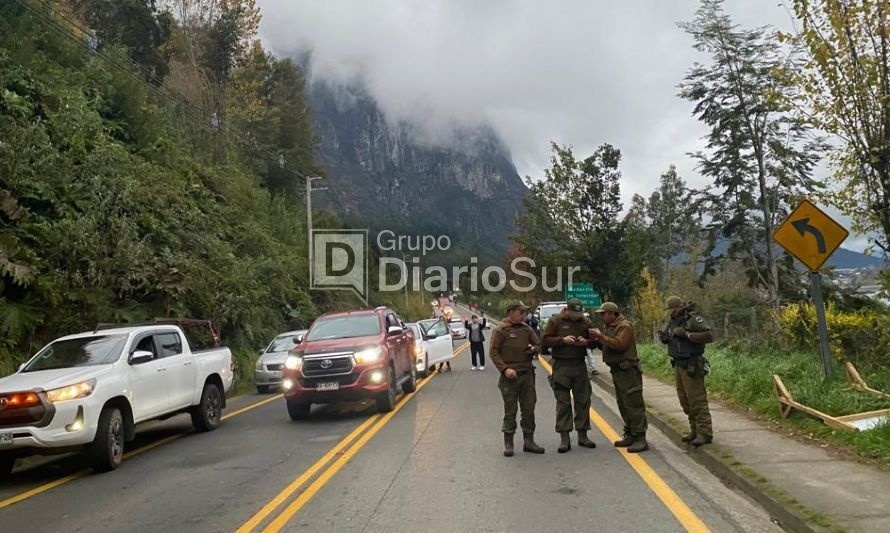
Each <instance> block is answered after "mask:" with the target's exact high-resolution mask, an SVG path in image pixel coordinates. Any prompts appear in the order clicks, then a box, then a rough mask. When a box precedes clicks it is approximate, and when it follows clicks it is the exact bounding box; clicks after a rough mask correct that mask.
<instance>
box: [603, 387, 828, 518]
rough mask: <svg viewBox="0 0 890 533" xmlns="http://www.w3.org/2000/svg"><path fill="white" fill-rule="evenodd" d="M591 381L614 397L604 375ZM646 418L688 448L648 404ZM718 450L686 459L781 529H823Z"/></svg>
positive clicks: (708, 448) (714, 447) (705, 449)
mask: <svg viewBox="0 0 890 533" xmlns="http://www.w3.org/2000/svg"><path fill="white" fill-rule="evenodd" d="M591 381H593V382H594V383H596V385H597V386H599V387H600V388H601V389H602V390H604V391H605V392H607V393H609V394H610V395H612V396H614V395H615V388H614V387H613V386H612V384H611V383H609V382H608V381H607V378H606V377H605V376H604V375H598V376H594V379H592V380H591ZM646 415H647V418H648V419H649V422H650V423H652V425H654V426H656V427H657V428H658V429H660V430H661V431H662V432H663V433H664V434H665V435H667V436H668V438H670V439H671V440H672V441H674V442H675V443H676V444H677V446H679V447H681V448H689V446H687V445H686V444H685V443H683V442H682V441H680V437H682V436H683V435H682V433H680V431H678V430H677V429H676V428H675V427H674V426H673V425H672V424H671V422H670V420H669V418H668V417H667V415H664V414H663V413H660V412H659V411H657V410H654V409H652V408H651V407H650V406H649V405H648V404H647V406H646ZM719 449H720V447H719V445H714V444H710V445H708V446H706V447H702V448H698V449H695V450H694V451H692V452H691V453H689V457H691V458H692V459H693V460H695V461H696V462H698V463H699V464H701V465H703V466H704V467H705V468H707V469H708V470H709V471H710V472H711V473H712V474H714V475H715V476H717V477H718V478H720V479H721V480H723V481H724V482H726V483H729V484H731V485H732V486H734V487H737V488H738V489H740V490H741V491H742V492H743V493H745V494H746V495H747V496H748V497H750V498H751V499H753V500H754V501H756V502H757V503H758V504H760V506H761V507H763V508H764V509H765V510H766V512H768V513H769V514H770V516H771V517H772V518H773V520H775V521H776V522H778V524H779V526H781V527H782V529H785V530H786V531H792V532H794V533H817V532H819V531H824V530H823V529H817V528H814V527H813V526H812V525H810V523H809V522H808V520H807V518H806V517H805V516H803V515H802V514H800V513H798V512H797V511H796V510H795V509H793V508H790V507H789V506H788V505H786V504H785V503H783V502H781V501H780V500H778V499H776V498H775V497H774V496H773V495H772V494H770V493H769V492H768V491H767V490H766V489H765V487H763V486H762V485H760V484H759V483H757V482H755V481H752V480H751V479H749V478H748V477H747V476H745V474H743V473H741V472H738V471H736V469H735V468H733V467H732V466H731V465H730V464H728V463H727V461H726V459H725V457H730V458H731V456H729V455H727V454H723V456H721V455H720V454H718V453H716V452H717V451H718V450H719Z"/></svg>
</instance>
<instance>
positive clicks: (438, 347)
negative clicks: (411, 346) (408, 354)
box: [408, 318, 454, 375]
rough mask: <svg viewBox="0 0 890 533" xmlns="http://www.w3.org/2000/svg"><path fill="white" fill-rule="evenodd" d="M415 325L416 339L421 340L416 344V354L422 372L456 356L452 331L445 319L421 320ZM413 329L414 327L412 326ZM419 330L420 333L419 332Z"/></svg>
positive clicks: (419, 369)
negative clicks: (452, 341)
mask: <svg viewBox="0 0 890 533" xmlns="http://www.w3.org/2000/svg"><path fill="white" fill-rule="evenodd" d="M411 326H414V327H415V328H417V329H416V330H414V339H415V343H417V339H420V340H421V344H420V345H419V346H418V345H417V344H415V352H414V354H415V355H416V356H417V363H416V364H417V370H418V372H421V373H422V374H424V375H426V374H428V373H429V372H430V371H431V370H432V369H433V368H434V367H435V366H436V365H437V364H439V363H444V362H445V361H450V360H451V359H453V358H454V349H453V348H452V344H451V333H450V331H449V330H448V324H446V323H445V320H444V319H441V318H431V319H428V320H421V321H420V322H418V323H417V324H408V327H411ZM412 329H413V328H412ZM418 331H419V334H418Z"/></svg>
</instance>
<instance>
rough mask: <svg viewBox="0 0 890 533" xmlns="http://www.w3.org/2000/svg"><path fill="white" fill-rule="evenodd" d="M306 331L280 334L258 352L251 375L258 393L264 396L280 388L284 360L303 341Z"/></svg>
mask: <svg viewBox="0 0 890 533" xmlns="http://www.w3.org/2000/svg"><path fill="white" fill-rule="evenodd" d="M306 331H308V330H305V329H301V330H297V331H288V332H286V333H282V334H281V335H278V336H277V337H275V338H274V339H272V342H270V343H269V346H267V347H266V349H265V350H263V351H261V352H260V358H259V359H257V361H256V367H255V370H254V373H253V383H254V385H256V391H257V392H258V393H260V394H264V393H266V392H269V389H271V388H273V387H280V386H281V380H282V377H281V375H282V371H284V360H285V359H287V355H288V354H289V353H290V351H291V350H292V349H293V348H294V347H295V346H296V345H298V344H300V343H301V342H302V341H303V335H305V334H306Z"/></svg>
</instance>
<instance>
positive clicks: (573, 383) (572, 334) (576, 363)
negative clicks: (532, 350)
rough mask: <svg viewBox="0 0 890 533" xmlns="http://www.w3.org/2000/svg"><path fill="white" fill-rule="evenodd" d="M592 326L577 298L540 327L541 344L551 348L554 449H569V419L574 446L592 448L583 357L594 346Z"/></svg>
mask: <svg viewBox="0 0 890 533" xmlns="http://www.w3.org/2000/svg"><path fill="white" fill-rule="evenodd" d="M592 328H593V323H592V322H591V321H590V319H589V318H587V317H585V316H584V306H583V305H582V304H581V301H580V300H569V303H568V305H567V306H566V309H565V310H563V311H562V312H561V313H559V314H557V315H554V316H553V317H551V318H550V320H549V321H548V322H547V325H546V326H545V327H544V332H543V344H544V346H546V347H549V348H550V349H551V356H552V357H553V375H552V376H551V382H550V384H551V386H552V387H553V395H554V396H555V397H556V432H557V433H559V436H560V444H559V448H557V450H556V451H558V452H559V453H565V452H567V451H569V450H571V449H572V441H571V439H570V438H569V433H571V431H572V422H573V421H574V427H575V431H577V432H578V445H579V446H584V447H585V448H596V443H594V442H593V441H592V440H590V438H589V437H588V436H587V432H588V431H589V430H590V395H591V393H592V391H591V389H590V379H589V377H588V375H587V365H586V363H585V357H586V356H587V349H588V348H592V347H593V346H594V345H595V343H594V341H593V339H592V338H591V336H590V330H591V329H592ZM573 408H574V413H573Z"/></svg>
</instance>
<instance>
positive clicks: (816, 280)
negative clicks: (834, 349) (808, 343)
mask: <svg viewBox="0 0 890 533" xmlns="http://www.w3.org/2000/svg"><path fill="white" fill-rule="evenodd" d="M810 280H811V281H812V282H813V303H814V304H815V306H816V327H817V328H818V329H819V356H820V357H821V358H822V370H823V371H824V372H825V379H828V378H830V377H831V353H830V352H829V349H828V326H827V325H826V323H825V303H824V302H823V301H822V274H820V273H818V272H810Z"/></svg>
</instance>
